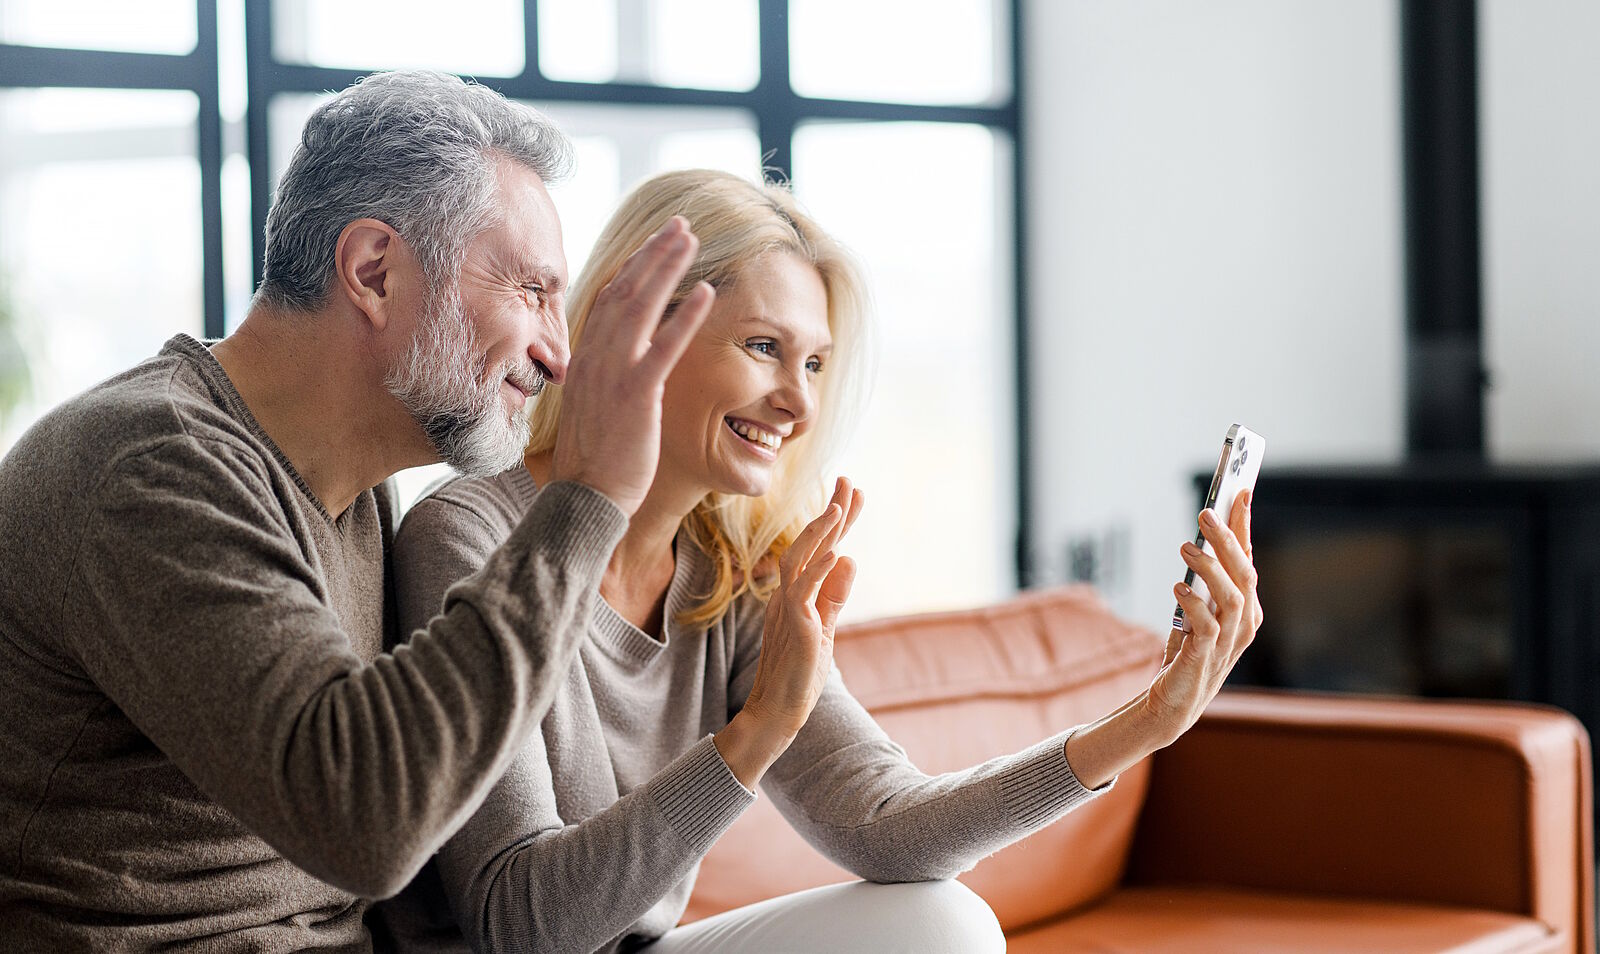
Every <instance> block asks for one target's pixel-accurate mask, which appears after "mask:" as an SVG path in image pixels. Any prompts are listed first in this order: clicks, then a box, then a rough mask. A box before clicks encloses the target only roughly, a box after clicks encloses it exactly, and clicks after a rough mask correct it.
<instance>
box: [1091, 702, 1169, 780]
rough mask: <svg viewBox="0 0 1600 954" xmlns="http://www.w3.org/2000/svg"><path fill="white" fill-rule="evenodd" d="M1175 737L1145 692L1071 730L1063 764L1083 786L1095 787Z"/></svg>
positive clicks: (1166, 744) (1130, 766) (1163, 746)
mask: <svg viewBox="0 0 1600 954" xmlns="http://www.w3.org/2000/svg"><path fill="white" fill-rule="evenodd" d="M1175 738H1176V737H1175V736H1174V735H1173V734H1172V731H1171V729H1170V727H1169V726H1167V725H1166V724H1165V723H1164V722H1163V720H1161V719H1160V718H1158V717H1157V716H1156V714H1155V713H1154V712H1153V710H1152V709H1151V707H1150V705H1149V699H1148V697H1147V694H1146V695H1143V696H1140V697H1139V698H1137V699H1134V700H1132V701H1130V702H1129V703H1128V704H1126V705H1124V706H1123V707H1122V708H1120V709H1118V710H1116V711H1115V712H1112V713H1111V714H1109V715H1107V716H1105V717H1104V718H1102V719H1100V720H1099V721H1097V722H1094V723H1091V724H1089V725H1086V726H1084V727H1083V728H1081V729H1079V730H1077V731H1076V732H1074V733H1073V734H1072V736H1071V737H1070V738H1068V739H1067V742H1066V746H1065V755H1066V759H1067V765H1069V766H1070V767H1071V768H1072V774H1073V775H1075V776H1077V778H1078V781H1079V782H1081V783H1082V784H1083V787H1084V788H1088V789H1096V788H1099V787H1100V786H1102V785H1104V784H1106V783H1107V782H1109V781H1111V780H1112V779H1113V778H1116V777H1117V776H1118V775H1121V774H1122V773H1123V772H1126V771H1127V770H1128V769H1130V768H1132V767H1133V766H1135V765H1137V764H1138V763H1139V762H1140V761H1141V760H1143V759H1144V758H1146V757H1148V756H1149V755H1150V754H1151V753H1153V752H1155V751H1157V750H1158V749H1162V748H1165V747H1166V746H1168V745H1171V744H1172V742H1173V741H1175Z"/></svg>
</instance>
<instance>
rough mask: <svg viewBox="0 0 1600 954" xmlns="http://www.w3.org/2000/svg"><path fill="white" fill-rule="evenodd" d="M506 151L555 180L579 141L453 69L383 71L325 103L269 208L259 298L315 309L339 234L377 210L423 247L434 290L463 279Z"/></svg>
mask: <svg viewBox="0 0 1600 954" xmlns="http://www.w3.org/2000/svg"><path fill="white" fill-rule="evenodd" d="M502 158H504V159H509V160H511V161H513V162H519V163H521V164H523V165H525V166H527V167H529V168H530V169H532V170H533V171H534V172H535V173H536V174H537V175H538V176H539V177H540V178H541V179H543V180H545V181H546V182H552V181H554V180H557V179H559V178H561V177H562V176H564V175H566V174H567V172H568V171H569V170H570V169H571V166H572V145H571V143H569V142H568V140H567V137H566V136H565V135H563V134H562V132H561V130H559V129H557V128H556V126H555V124H554V123H552V122H551V121H550V120H549V119H548V118H546V117H545V116H544V115H542V114H541V113H539V112H538V111H537V110H535V109H532V108H530V107H527V106H523V105H520V104H518V103H513V102H510V101H509V100H507V99H506V98H505V97H503V96H501V95H500V94H499V93H496V92H495V91H494V90H491V89H489V88H488V87H485V86H480V85H478V84H476V83H469V82H464V81H462V80H461V79H460V78H459V77H456V76H452V75H450V74H448V73H436V72H431V71H426V70H406V71H401V72H393V73H378V74H375V75H372V76H369V77H367V78H366V79H364V80H361V81H359V82H357V83H356V84H355V85H354V86H351V87H350V88H348V89H346V90H344V91H343V92H341V93H339V94H338V95H337V96H335V97H334V98H333V99H331V100H329V101H328V102H326V103H324V104H322V105H321V106H319V107H318V108H317V110H316V111H315V112H313V113H312V114H311V118H310V119H309V120H307V121H306V125H305V130H304V132H302V133H301V136H300V144H299V146H297V147H296V148H295V151H294V157H293V158H291V159H290V160H289V166H288V168H287V169H285V170H284V172H283V178H282V179H280V180H279V182H278V190H277V195H276V197H275V198H274V200H273V203H272V210H271V212H269V213H268V214H267V236H266V238H267V243H266V244H267V253H266V267H265V270H264V273H263V276H262V280H261V288H260V290H259V291H258V292H257V299H258V300H259V301H262V302H264V303H266V304H269V305H274V306H277V307H280V308H285V309H288V310H292V311H309V310H311V309H314V308H316V307H318V306H320V305H322V304H323V303H324V302H325V301H326V300H327V297H328V292H329V289H330V287H331V280H332V277H333V268H334V261H333V256H334V250H335V248H336V246H337V245H338V242H339V233H340V232H342V231H343V230H344V227H345V226H346V225H348V224H350V223H351V222H353V221H355V220H356V219H363V218H373V219H378V220H379V221H381V222H384V223H386V224H387V225H388V226H389V227H391V228H393V229H394V230H395V231H396V232H398V233H400V236H401V238H404V239H405V240H406V242H407V243H409V244H410V245H411V247H412V249H413V250H415V252H416V254H417V256H418V258H419V259H420V260H421V262H422V269H423V273H424V276H425V277H426V279H427V281H428V284H429V286H430V288H431V289H434V290H437V289H439V288H441V287H443V286H444V285H445V284H447V283H451V282H454V281H455V280H456V278H457V277H458V276H459V274H460V270H461V262H462V259H463V257H464V256H465V254H466V247H467V243H468V242H469V241H471V239H472V238H473V236H475V235H477V234H478V233H479V232H481V231H483V230H484V229H486V228H489V227H491V226H492V225H493V224H494V223H495V222H496V220H497V216H498V214H499V210H498V209H497V208H496V206H495V188H496V182H497V179H496V175H495V165H496V163H497V162H498V161H500V160H501V159H502Z"/></svg>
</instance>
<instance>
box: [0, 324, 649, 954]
mask: <svg viewBox="0 0 1600 954" xmlns="http://www.w3.org/2000/svg"><path fill="white" fill-rule="evenodd" d="M550 491H553V493H552V492H549V491H547V492H546V493H545V494H542V495H540V499H539V506H537V507H535V508H533V509H532V510H531V511H530V512H529V513H528V514H527V517H526V519H525V520H523V521H522V523H521V525H520V526H519V527H518V529H517V531H516V532H515V533H513V534H512V535H511V536H510V538H509V539H507V541H506V543H505V545H504V546H503V547H500V548H499V549H498V550H497V551H496V552H495V553H494V555H493V556H492V557H491V558H490V559H489V561H488V563H487V564H486V565H485V566H484V567H483V569H482V570H481V571H480V572H478V573H476V574H474V575H473V576H472V577H471V578H469V579H467V580H465V581H463V582H462V583H461V584H459V585H457V586H455V587H453V588H451V589H450V590H449V592H448V594H447V595H446V596H445V599H444V606H443V614H442V615H438V616H435V617H433V618H432V619H431V621H428V622H426V627H427V629H426V631H425V632H421V633H418V634H415V635H414V636H413V637H412V638H411V639H410V641H409V642H408V644H407V645H406V646H405V647H404V648H401V649H399V650H397V651H396V652H395V653H393V654H392V655H383V654H381V649H382V647H383V645H384V642H385V639H386V638H388V639H390V640H391V641H392V640H393V637H394V634H393V632H392V629H393V627H394V625H395V616H396V614H395V610H394V602H393V599H392V598H391V597H388V596H386V593H387V592H388V591H389V590H390V583H389V573H388V571H387V569H386V553H387V549H388V546H389V542H390V540H391V538H392V535H393V524H394V520H395V514H394V508H393V506H392V499H391V495H390V491H389V489H388V486H387V485H384V486H380V487H377V488H374V489H373V490H371V491H368V492H366V493H364V494H362V495H361V496H360V497H359V498H358V499H357V500H356V502H355V503H354V504H353V505H352V506H351V507H349V508H348V509H347V510H346V511H345V512H344V513H342V514H340V515H339V516H338V517H337V518H336V519H335V518H331V517H330V516H329V514H328V513H327V512H326V511H325V510H324V509H323V507H322V506H321V504H320V503H319V502H318V501H317V500H316V498H315V497H314V496H313V495H312V494H311V492H310V490H309V489H308V488H307V487H306V485H305V483H304V481H303V480H301V478H300V476H299V475H298V474H296V473H295V471H294V468H293V467H292V466H291V465H290V463H289V462H288V460H287V459H286V458H285V457H284V456H283V454H282V453H281V452H280V451H279V449H278V448H277V447H276V446H275V445H274V444H273V443H272V441H271V439H270V438H268V437H267V435H266V434H265V432H264V431H262V429H261V427H260V425H259V424H258V423H257V421H256V420H255V418H254V417H253V416H252V415H251V413H250V411H249V409H248V408H247V407H246V406H245V404H244V402H243V400H242V399H241V398H240V397H239V394H238V392H237V391H235V390H234V388H233V386H232V384H231V383H230V382H229V380H228V378H227V375H226V374H225V373H224V372H223V369H222V367H221V366H220V365H219V364H218V363H217V362H216V360H215V359H214V358H213V357H212V356H211V354H210V352H209V351H208V350H207V349H206V348H205V347H204V346H203V345H201V344H200V343H198V342H196V341H194V340H192V339H189V338H187V337H183V336H179V337H178V338H174V339H173V340H172V341H171V342H169V343H168V344H167V346H166V347H165V348H164V349H163V350H162V352H161V353H160V355H158V356H157V357H155V358H153V359H151V360H149V361H147V362H145V363H143V364H141V365H139V366H138V367H136V368H134V369H132V370H130V371H128V372H125V373H124V374H122V375H120V376H118V377H116V378H113V379H111V380H109V381H107V382H105V383H103V384H101V385H98V386H96V387H95V388H93V389H91V390H90V391H89V392H87V393H85V394H84V395H81V396H80V397H78V398H75V399H73V400H72V401H69V402H68V403H67V404H66V405H64V406H62V407H61V408H59V409H57V410H56V411H54V412H53V413H51V414H50V415H49V416H47V417H46V418H45V419H44V420H42V421H41V422H40V423H39V424H38V425H37V426H35V427H34V428H33V429H32V430H30V431H29V432H28V433H27V434H26V435H24V437H23V438H22V440H21V441H20V442H19V443H18V444H17V446H16V447H15V448H14V449H13V450H12V452H11V453H10V454H9V455H7V456H6V458H5V459H4V460H3V461H0V950H8V951H9V950H28V951H34V950H82V949H91V948H92V949H108V948H115V949H128V948H133V949H145V948H150V947H155V946H164V945H173V946H176V947H189V948H193V949H204V950H253V951H255V950H265V951H278V950H301V949H306V948H339V949H353V950H363V949H366V948H368V947H369V946H370V940H369V938H368V936H367V933H366V930H365V928H364V927H363V925H362V921H361V915H362V912H363V910H364V908H365V904H364V902H363V901H361V900H360V899H361V898H363V897H372V896H381V895H385V894H389V893H393V892H394V891H397V890H399V888H400V887H401V886H403V885H404V884H405V883H406V882H407V881H408V880H409V879H410V878H411V876H412V875H413V874H415V873H416V871H417V870H418V869H419V868H420V867H421V866H422V864H423V862H424V861H425V860H427V858H428V857H429V856H430V855H431V854H432V853H433V852H434V851H435V850H436V849H437V848H438V847H439V846H440V845H441V844H442V843H443V842H444V840H445V839H446V838H447V837H448V836H449V835H450V834H451V833H452V832H453V831H455V830H456V829H457V828H458V827H459V826H460V825H461V824H462V823H463V822H464V821H465V820H466V819H467V818H468V817H469V816H470V815H471V814H472V812H473V810H474V809H475V808H476V807H477V805H478V804H479V803H480V802H481V801H482V800H483V798H484V796H485V795H486V794H487V792H488V791H489V788H490V786H491V785H492V784H493V783H494V782H495V780H496V779H497V778H498V777H499V776H500V774H501V772H502V771H503V770H504V769H505V767H506V766H507V764H508V763H509V762H510V760H511V759H512V757H513V756H514V755H515V754H516V753H517V752H518V751H519V749H520V748H521V746H522V744H523V742H524V741H525V739H526V738H527V736H528V733H529V732H530V731H531V730H532V729H533V728H535V727H536V725H537V723H538V720H539V718H540V716H541V715H542V713H543V711H544V709H545V708H546V707H547V705H548V703H549V700H550V698H551V696H552V694H553V693H554V691H555V688H556V686H557V685H558V683H559V681H560V680H561V679H562V678H564V676H565V673H566V671H567V670H568V668H569V667H570V664H571V661H572V659H573V656H574V654H575V652H576V650H577V646H578V643H579V642H580V641H581V638H582V636H583V634H584V633H585V632H586V631H587V629H588V623H589V614H590V612H591V609H592V607H593V605H594V599H593V597H594V593H595V592H596V588H597V587H598V584H599V580H600V576H601V574H602V572H603V571H604V568H605V563H606V560H607V559H608V558H609V556H610V553H611V550H612V548H613V547H614V546H615V545H616V541H617V540H618V539H620V538H621V535H622V532H623V530H624V529H625V527H626V519H625V517H624V516H623V514H622V512H621V511H620V510H619V509H618V508H617V507H616V506H615V505H614V504H612V503H611V502H610V501H609V500H607V499H606V498H605V497H604V496H603V495H601V494H599V493H597V492H595V491H593V490H592V489H589V488H587V487H584V486H581V485H578V484H571V483H568V484H557V485H553V486H552V487H551V488H550Z"/></svg>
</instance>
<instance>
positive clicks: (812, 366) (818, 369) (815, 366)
mask: <svg viewBox="0 0 1600 954" xmlns="http://www.w3.org/2000/svg"><path fill="white" fill-rule="evenodd" d="M806 370H807V371H810V372H811V373H812V374H821V373H822V359H821V358H812V359H811V360H810V361H807V362H806Z"/></svg>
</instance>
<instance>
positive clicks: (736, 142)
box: [536, 104, 761, 277]
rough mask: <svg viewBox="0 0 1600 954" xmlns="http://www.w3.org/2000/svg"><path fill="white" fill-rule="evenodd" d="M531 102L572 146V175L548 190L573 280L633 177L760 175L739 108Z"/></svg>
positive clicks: (748, 125)
mask: <svg viewBox="0 0 1600 954" xmlns="http://www.w3.org/2000/svg"><path fill="white" fill-rule="evenodd" d="M536 106H537V108H539V109H540V110H542V111H543V112H545V113H546V114H547V115H548V116H549V117H550V118H551V119H553V120H555V122H556V124H557V125H559V126H560V127H561V128H562V129H563V130H565V131H566V133H567V135H568V136H571V137H572V140H573V144H574V146H575V147H576V149H577V154H578V162H577V167H576V168H575V170H574V172H573V175H572V176H571V178H569V179H567V180H566V181H565V182H560V183H557V184H556V186H555V187H554V188H553V189H552V190H551V196H552V197H553V198H554V199H555V203H556V208H557V209H558V210H559V211H560V213H561V228H562V233H563V236H562V237H563V240H564V244H565V246H566V251H567V268H568V270H569V271H570V272H571V273H572V275H573V277H577V274H578V270H579V269H580V268H581V267H582V266H583V262H584V260H585V259H586V258H588V255H589V249H590V248H591V247H592V246H593V245H594V240H595V238H597V237H598V236H599V234H600V229H601V228H602V227H604V226H605V223H606V219H608V218H610V217H611V211H612V210H613V209H615V208H616V206H617V202H618V201H619V200H620V199H621V198H622V196H623V194H624V193H625V192H627V191H628V190H629V189H631V188H633V187H634V186H635V185H637V184H638V183H639V182H640V181H641V180H643V179H646V178H648V177H650V176H652V175H654V174H656V173H657V172H662V171H665V170H667V169H681V168H686V167H695V168H708V169H723V170H726V171H728V172H732V173H735V174H737V175H741V176H744V177H746V178H749V179H755V178H757V177H758V176H759V175H760V173H761V141H760V139H759V138H758V137H757V136H756V131H755V119H754V117H752V116H751V115H750V114H749V113H747V112H744V111H743V110H733V109H676V108H670V107H645V108H640V107H630V106H574V105H571V104H554V105H551V104H536Z"/></svg>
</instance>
